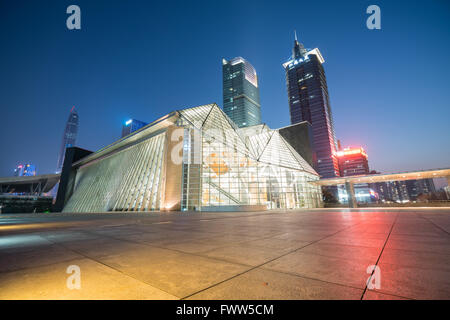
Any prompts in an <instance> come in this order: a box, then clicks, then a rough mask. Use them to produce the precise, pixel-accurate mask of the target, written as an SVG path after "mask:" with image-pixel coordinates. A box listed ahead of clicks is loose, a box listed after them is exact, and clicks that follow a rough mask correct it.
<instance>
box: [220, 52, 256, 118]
mask: <svg viewBox="0 0 450 320" xmlns="http://www.w3.org/2000/svg"><path fill="white" fill-rule="evenodd" d="M222 70H223V110H224V111H225V114H226V115H227V116H228V117H229V118H230V119H231V120H232V121H234V123H236V125H237V126H238V127H249V126H254V125H257V124H260V123H261V105H260V102H259V88H258V76H257V75H256V70H255V68H253V66H252V65H251V64H250V63H249V62H248V61H247V60H245V59H244V58H241V57H237V58H234V59H231V60H229V61H228V60H225V59H223V60H222Z"/></svg>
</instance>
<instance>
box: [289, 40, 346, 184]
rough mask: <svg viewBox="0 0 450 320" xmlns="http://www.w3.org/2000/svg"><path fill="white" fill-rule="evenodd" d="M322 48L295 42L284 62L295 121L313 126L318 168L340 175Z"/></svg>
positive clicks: (326, 173)
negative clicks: (287, 58) (310, 48)
mask: <svg viewBox="0 0 450 320" xmlns="http://www.w3.org/2000/svg"><path fill="white" fill-rule="evenodd" d="M322 63H324V59H323V57H322V55H321V53H320V51H319V49H317V48H316V49H313V50H307V49H305V48H304V46H303V44H301V43H299V42H298V41H297V36H296V37H295V41H294V48H293V50H292V57H291V59H290V60H289V61H287V62H286V63H284V64H283V67H284V69H285V71H286V85H287V93H288V99H289V111H290V117H291V124H294V123H299V122H302V121H308V122H309V123H311V125H312V131H313V140H314V152H315V157H316V164H315V169H316V170H317V172H318V173H319V174H320V176H321V177H323V178H331V177H336V176H339V167H338V161H337V159H336V156H335V153H336V150H337V146H336V137H335V133H334V126H333V118H332V115H331V107H330V101H329V97H328V87H327V80H326V77H325V71H324V68H323V66H322Z"/></svg>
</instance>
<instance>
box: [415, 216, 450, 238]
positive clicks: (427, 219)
mask: <svg viewBox="0 0 450 320" xmlns="http://www.w3.org/2000/svg"><path fill="white" fill-rule="evenodd" d="M417 215H418V216H419V217H420V218H422V219H424V220H426V221H428V222H429V223H431V224H432V225H433V226H435V227H436V228H438V229H439V230H441V231H443V232H445V234H447V235H448V236H450V233H449V232H448V231H447V230H445V229H444V228H442V227H441V226H439V225H437V224H436V223H434V222H433V220H431V219H429V218H425V217H424V216H423V215H421V214H419V213H417Z"/></svg>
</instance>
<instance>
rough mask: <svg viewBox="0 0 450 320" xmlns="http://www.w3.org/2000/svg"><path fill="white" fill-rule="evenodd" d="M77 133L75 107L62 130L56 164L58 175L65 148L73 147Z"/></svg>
mask: <svg viewBox="0 0 450 320" xmlns="http://www.w3.org/2000/svg"><path fill="white" fill-rule="evenodd" d="M77 133H78V113H77V111H76V110H75V107H72V109H71V110H70V114H69V119H68V120H67V123H66V128H65V129H64V135H63V139H62V143H61V148H60V150H59V156H58V163H57V166H56V172H57V173H59V172H61V170H62V166H63V163H64V156H65V154H66V148H69V147H73V146H74V145H75V141H76V140H77Z"/></svg>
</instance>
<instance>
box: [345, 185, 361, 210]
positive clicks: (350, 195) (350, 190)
mask: <svg viewBox="0 0 450 320" xmlns="http://www.w3.org/2000/svg"><path fill="white" fill-rule="evenodd" d="M345 189H346V191H347V201H348V207H349V208H358V203H357V202H356V197H355V188H354V187H353V183H350V182H346V183H345Z"/></svg>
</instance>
